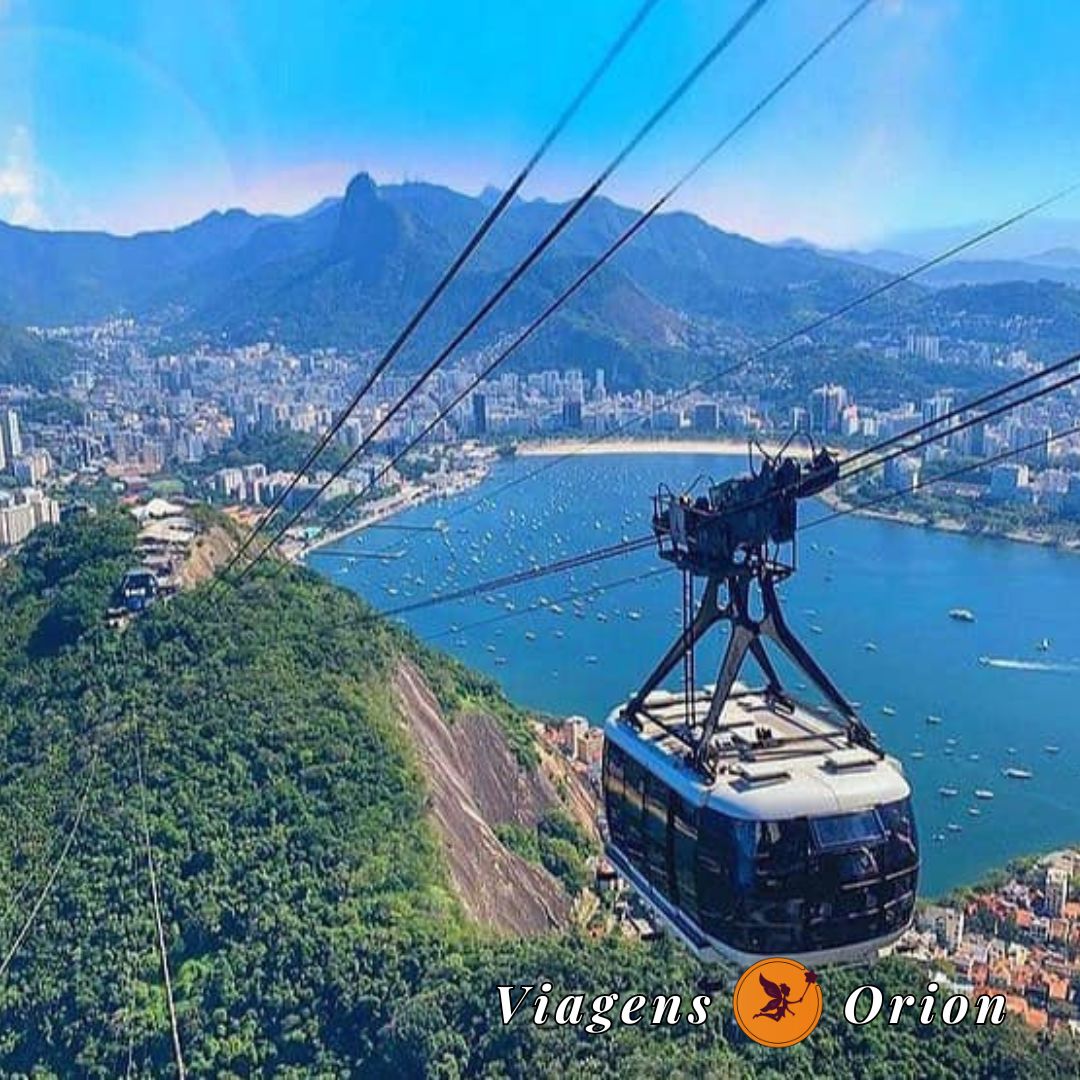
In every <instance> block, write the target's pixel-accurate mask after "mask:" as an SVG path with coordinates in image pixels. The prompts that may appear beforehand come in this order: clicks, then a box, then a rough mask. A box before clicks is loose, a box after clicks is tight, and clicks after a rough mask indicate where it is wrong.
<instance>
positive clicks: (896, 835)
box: [879, 799, 919, 874]
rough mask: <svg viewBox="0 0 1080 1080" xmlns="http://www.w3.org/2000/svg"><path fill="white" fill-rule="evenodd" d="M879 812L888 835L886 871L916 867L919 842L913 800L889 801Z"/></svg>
mask: <svg viewBox="0 0 1080 1080" xmlns="http://www.w3.org/2000/svg"><path fill="white" fill-rule="evenodd" d="M879 813H880V816H881V823H882V825H884V827H885V836H886V844H885V860H884V861H885V866H884V870H885V873H886V874H895V873H897V872H898V871H902V870H911V869H914V868H915V867H917V866H918V864H919V842H918V836H917V834H916V831H915V817H914V815H913V814H912V812H911V800H910V799H901V800H900V801H899V802H894V803H888V804H887V805H885V806H882V807H880V808H879Z"/></svg>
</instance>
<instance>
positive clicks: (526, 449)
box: [517, 438, 806, 457]
mask: <svg viewBox="0 0 1080 1080" xmlns="http://www.w3.org/2000/svg"><path fill="white" fill-rule="evenodd" d="M781 445H782V444H781V443H778V442H775V441H773V440H768V441H766V442H764V443H762V446H763V447H764V448H765V450H767V451H768V452H769V453H770V454H771V453H775V452H776V451H777V450H779V449H780V447H781ZM746 452H747V442H746V440H745V439H732V438H724V439H611V440H605V441H604V442H589V440H587V439H550V440H545V441H543V442H535V441H534V442H522V443H519V444H518V448H517V456H518V457H561V456H563V455H564V454H575V455H578V454H580V455H582V456H584V457H596V456H599V455H614V454H717V455H719V456H721V457H738V456H740V455H745V454H746ZM805 452H806V450H805V447H804V446H803V445H802V444H799V445H798V446H795V447H792V453H794V454H796V455H797V456H802V455H803V454H804V453H805Z"/></svg>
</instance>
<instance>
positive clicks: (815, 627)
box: [810, 623, 825, 634]
mask: <svg viewBox="0 0 1080 1080" xmlns="http://www.w3.org/2000/svg"><path fill="white" fill-rule="evenodd" d="M810 630H811V632H812V633H815V634H823V633H824V632H825V631H824V630H822V629H821V627H820V626H818V625H817V624H816V623H814V624H812V625H811V627H810Z"/></svg>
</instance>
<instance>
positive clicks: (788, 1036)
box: [732, 956, 821, 1046]
mask: <svg viewBox="0 0 1080 1080" xmlns="http://www.w3.org/2000/svg"><path fill="white" fill-rule="evenodd" d="M732 1008H733V1009H734V1011H735V1021H736V1023H737V1024H738V1025H739V1027H741V1028H742V1029H743V1032H744V1033H745V1034H747V1035H749V1036H750V1038H751V1039H753V1040H754V1042H759V1043H761V1045H762V1046H794V1045H795V1043H798V1042H802V1041H803V1039H805V1038H806V1036H807V1035H809V1034H810V1032H811V1031H813V1030H814V1028H816V1027H817V1026H818V1021H819V1020H820V1019H821V987H820V986H819V985H818V981H817V975H816V974H815V973H814V972H812V971H811V970H810V969H809V968H808V967H804V966H803V965H802V964H800V963H798V962H797V961H795V960H786V959H784V957H782V956H774V957H773V958H772V959H771V960H759V961H758V962H757V963H756V964H751V965H750V967H748V968H747V969H746V970H745V971H744V972H743V973H742V976H741V977H740V979H739V981H738V982H737V983H736V984H735V992H734V994H732Z"/></svg>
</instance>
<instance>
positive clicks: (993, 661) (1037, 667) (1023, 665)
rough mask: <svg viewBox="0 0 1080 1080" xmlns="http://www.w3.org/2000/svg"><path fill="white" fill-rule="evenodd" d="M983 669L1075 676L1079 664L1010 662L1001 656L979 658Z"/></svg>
mask: <svg viewBox="0 0 1080 1080" xmlns="http://www.w3.org/2000/svg"><path fill="white" fill-rule="evenodd" d="M979 663H980V664H982V665H983V667H992V668H1003V669H1005V670H1006V671H1034V672H1041V673H1045V674H1052V675H1076V674H1078V673H1080V664H1051V663H1047V662H1046V661H1043V660H1012V659H1010V658H1008V657H1003V656H980V657H979Z"/></svg>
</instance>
